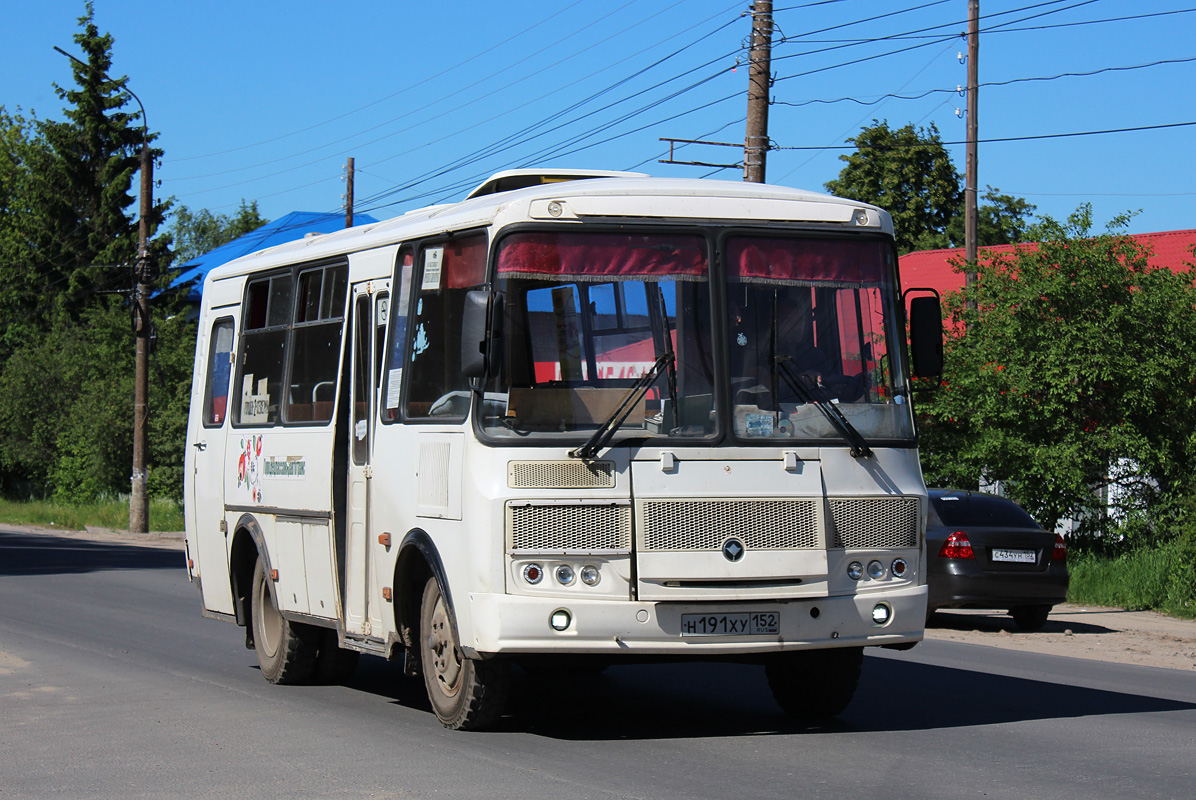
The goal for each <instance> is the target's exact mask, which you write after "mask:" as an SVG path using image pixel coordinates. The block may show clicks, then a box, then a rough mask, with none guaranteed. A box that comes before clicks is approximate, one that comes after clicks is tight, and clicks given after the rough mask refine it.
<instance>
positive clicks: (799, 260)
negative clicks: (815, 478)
mask: <svg viewBox="0 0 1196 800" xmlns="http://www.w3.org/2000/svg"><path fill="white" fill-rule="evenodd" d="M725 252H726V281H727V283H726V287H727V288H726V291H727V305H726V308H727V317H728V319H727V331H728V338H729V340H730V341H729V342H728V351H729V354H730V357H729V358H728V367H729V371H730V375H729V378H730V382H731V400H732V407H733V409H734V431H735V435H736V436H737V437H738V438H741V439H748V440H755V439H761V438H764V439H775V438H790V439H793V438H795V439H823V438H826V437H837V438H840V439H843V438H848V439H851V438H855V434H854V433H852V429H854V431H856V432H858V434H859V436H860V437H862V438H863V439H865V440H867V439H874V438H876V439H903V438H908V437H910V436H912V434H913V420H912V418H911V415H910V412H909V405H908V404H907V403H905V396H904V395H905V392H904V379H903V378H901V377H900V375H899V371H898V369H896V368H895V359H894V352H895V351H896V350H897V348H896V347H894V346H893V345H892V342H894V341H899V340H897V339H895V338H894V337H895V336H896V331H895V329H894V326H893V324H892V318H893V313H892V310H893V308H894V307H895V303H894V298H893V291H894V287H893V279H892V276H893V269H892V261H891V258H892V255H891V253H892V251H891V248H890V246H889V244H888V243H887V242H884V241H881V240H870V239H817V238H809V237H800V238H799V237H794V236H784V237H781V236H776V237H772V236H769V237H765V236H732V237H729V238H728V239H727V242H726V245H725ZM819 405H821V406H823V408H822V409H819V407H818V406H819ZM831 405H833V406H834V407H835V408H834V409H833V410H834V411H837V412H839V413H838V414H828V413H826V412H827V411H828V410H831V409H829V408H828V406H831ZM832 416H834V417H836V418H838V419H842V420H844V421H845V422H846V426H844V425H841V424H836V423H835V422H834V420H832V419H831V417H832ZM845 427H846V428H847V430H844V428H845Z"/></svg>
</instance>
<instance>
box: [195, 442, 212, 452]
mask: <svg viewBox="0 0 1196 800" xmlns="http://www.w3.org/2000/svg"><path fill="white" fill-rule="evenodd" d="M191 446H192V447H194V448H195V449H196V450H207V449H208V443H207V442H192V443H191Z"/></svg>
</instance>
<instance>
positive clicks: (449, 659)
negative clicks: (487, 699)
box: [427, 597, 461, 696]
mask: <svg viewBox="0 0 1196 800" xmlns="http://www.w3.org/2000/svg"><path fill="white" fill-rule="evenodd" d="M453 638H454V637H453V632H452V628H451V627H450V625H449V619H448V612H447V611H446V610H445V606H444V599H443V598H440V597H438V598H437V599H436V607H435V609H434V610H433V611H432V624H431V625H430V626H429V631H428V643H427V644H428V651H429V652H430V653H431V654H432V667H433V669H434V670H435V673H436V682H437V684H439V686H440V688H441V690H442V691H443V692H444V693H445V694H446V695H449V696H451V695H454V694H456V693H457V689H458V688H460V687H459V685H458V682H459V680H460V677H461V651H460V650H458V649H457V646H456V642H455V641H454V640H453Z"/></svg>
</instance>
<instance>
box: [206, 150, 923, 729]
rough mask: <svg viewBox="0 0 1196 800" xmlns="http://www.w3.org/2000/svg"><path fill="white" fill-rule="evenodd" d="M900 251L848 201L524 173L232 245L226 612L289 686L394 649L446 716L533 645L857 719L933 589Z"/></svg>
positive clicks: (221, 551) (227, 269) (221, 441)
mask: <svg viewBox="0 0 1196 800" xmlns="http://www.w3.org/2000/svg"><path fill="white" fill-rule="evenodd" d="M896 265H897V259H896V251H895V249H894V243H893V236H892V223H891V220H890V218H889V216H888V214H886V213H885V212H884V211H882V210H880V209H878V208H875V207H872V206H868V205H864V204H861V203H857V202H851V201H847V200H841V199H837V198H833V197H829V196H825V195H820V194H812V193H807V192H801V191H797V190H793V189H788V188H782V187H776V186H764V185H757V184H748V183H731V182H721V181H705V180H666V179H654V178H649V177H647V176H643V175H637V174H633V173H597V172H581V171H575V172H558V173H553V174H538V173H535V174H534V173H530V172H526V171H516V172H508V173H503V174H500V175H497V176H495V177H494V178H492V179H491V180H490V181H488V182H487V183H486V184H484V185H483V186H481V187H479V188H478V189H477V190H475V191H474V192H473V193H472V194H471V195H470V196H469V197H468V198H467V199H465V200H464V201H462V202H460V203H456V204H452V205H444V206H435V207H431V208H426V209H422V210H419V211H414V212H411V213H409V214H406V215H404V216H401V217H398V218H396V219H392V220H389V221H386V222H380V223H377V224H374V225H369V226H361V227H357V228H352V229H348V230H345V231H341V232H337V233H333V234H328V235H324V236H313V237H309V238H306V239H303V240H300V241H296V242H293V243H290V244H285V245H281V246H278V247H275V248H271V249H269V250H265V251H262V252H259V253H256V254H253V255H249V256H245V257H243V258H240V259H237V260H236V261H233V262H231V263H229V264H226V265H224V266H222V267H219V268H217V269H214V270H212V271H211V273H210V274H209V275H208V276H207V278H206V280H205V282H204V287H203V305H202V309H201V312H200V314H201V316H200V335H199V342H198V346H197V350H196V367H195V378H194V388H193V395H192V401H191V416H190V421H189V427H188V442H189V445H190V446H189V447H188V448H187V458H188V463H187V465H186V476H187V483H186V500H187V556H188V560H187V563H188V570H189V573H190V577H191V579H192V580H193V581H194V582H195V583H196V584H197V585H198V586H199V589H200V593H201V596H202V601H203V608H204V613H205V614H206V615H207V616H211V617H216V618H220V619H226V620H229V621H235V622H236V623H237V624H238V625H242V626H244V627H245V629H246V645H247V646H248V647H251V648H253V649H255V650H256V652H257V658H258V661H259V662H260V665H261V669H262V673H263V675H264V676H265V677H266V679H267V680H269V681H271V682H274V683H299V682H306V681H335V680H343V679H345V678H346V677H347V676H348V674H350V673H351V671H352V669H353V668H354V665H355V662H356V658H357V654H358V653H372V654H376V655H379V656H383V657H386V658H388V659H395V660H402V662H403V664H404V668H405V670H406V672H407V674H409V675H413V676H414V675H422V676H423V680H424V682H425V684H426V687H427V692H428V696H429V698H430V700H431V705H432V708H433V709H434V710H435V713H436V715H437V717H438V718H439V719H440V721H441V722H442V723H443V724H444V725H446V726H448V727H452V728H478V727H483V726H486V725H488V724H490V723H492V722H493V721H494V720H495V719H496V718H497V717H498V715H499V714H501V712H502V709H503V701H504V698H505V695H506V694H507V690H508V687H509V685H510V674H511V670H512V665H518V664H520V663H522V664H524V665H530V664H531V663H535V669H552V668H553V666H554V665H557V666H559V667H561V668H566V667H568V668H575V667H577V666H578V665H579V663H580V664H582V665H584V666H586V667H587V668H588V667H591V666H594V667H598V666H602V665H608V664H610V663H619V662H630V661H635V660H648V659H652V660H660V659H665V660H667V659H669V658H674V657H675V658H685V659H727V658H733V659H741V660H745V661H751V662H753V663H758V664H762V665H763V666H764V668H765V669H764V672H765V675H766V677H767V680H768V682H769V685H770V686H771V688H772V691H773V694H774V696H775V697H776V699H777V701H778V703H779V704H780V706H781V707H782V708H783V709H785V710H786V711H787V712H789V713H791V714H794V715H797V716H799V717H807V718H819V717H826V716H830V715H834V714H837V713H838V712H839V711H841V710H842V709H843V708H844V707H845V706H846V704H847V703H848V702H849V701H850V699H851V696H852V693H853V692H854V690H855V686H856V682H857V679H858V677H859V673H860V667H861V663H862V653H863V648H864V647H867V646H885V647H894V648H898V649H903V648H906V647H911V646H913V645H914V644H915V643H916V642H918V641H919V640H920V639H921V638H922V633H923V624H924V621H925V615H926V585H925V574H926V569H925V567H926V556H925V553H924V551H923V550H924V548H923V532H924V529H925V516H926V490H925V487H924V484H923V481H922V473H921V468H920V466H919V461H918V450H917V442H916V435H915V428H914V418H913V415H912V413H911V405H910V402H909V401H910V397H911V395H910V391H911V370H910V363H909V357H908V354H909V352H910V348H909V347H907V343H906V335H907V333H906V332H907V325H908V328H909V330H910V331H911V333H910V334H909V335H910V336H911V337H912V341H913V348H912V349H913V351H914V361H915V362H919V364H918V366H919V367H921V369H920V370H919V372H920V373H925V374H926V375H928V376H929V375H933V374H934V373H935V372H936V371H937V369H938V367H937V365H936V364H935V363H934V362H935V361H936V359H939V358H940V357H941V356H940V353H941V329H940V328H939V327H938V326H939V321H938V311H937V309H938V301H937V299H934V298H919V299H917V300H914V301H913V303H912V305H911V309H912V313H911V314H910V315H908V316H909V317H910V318H911V319H910V320H909V321H908V322H907V315H906V314H905V313H904V306H903V302H902V296H901V294H900V291H899V287H898V281H897V266H896ZM923 301H926V302H923Z"/></svg>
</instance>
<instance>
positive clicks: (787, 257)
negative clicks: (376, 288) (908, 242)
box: [481, 231, 912, 444]
mask: <svg viewBox="0 0 1196 800" xmlns="http://www.w3.org/2000/svg"><path fill="white" fill-rule="evenodd" d="M708 251H709V245H708V239H707V237H705V236H704V235H701V234H697V233H689V232H677V233H660V232H653V233H627V232H622V231H619V232H614V231H611V232H571V231H570V232H518V233H514V234H511V235H508V236H507V237H505V238H504V239H502V240H501V242H500V243H499V248H498V253H497V267H496V283H495V288H496V289H497V290H498V292H499V293H500V294H501V296H502V297H503V309H504V312H503V319H502V324H501V326H500V329H499V330H497V331H496V333H497V334H498V335H499V338H497V339H496V344H497V343H498V342H501V344H498V346H497V348H496V349H498V350H499V351H500V352H501V356H500V357H499V358H498V359H497V360H496V364H497V366H498V369H497V370H496V371H495V373H492V375H491V380H490V381H489V383H488V384H487V386H486V391H485V394H484V400H483V402H482V404H481V425H482V428H483V430H484V431H485V432H486V433H487V434H488V435H490V436H493V437H500V438H510V437H518V438H521V439H527V438H530V439H535V440H540V439H545V438H556V439H560V440H561V441H562V443H565V442H569V443H573V442H578V441H584V440H585V439H586V438H588V437H590V436H591V435H593V434H594V433H595V432H596V431H597V430H598V429H599V428H601V427H602V426H604V425H606V426H608V427H609V426H610V424H611V422H612V420H615V421H617V424H616V425H615V427H616V428H617V430H616V431H615V432H614V435H613V436H611V437H610V438H611V441H612V442H615V443H617V442H619V441H621V440H626V439H628V438H638V439H643V438H670V439H680V440H691V441H700V440H705V439H713V438H715V437H717V436H720V435H723V434H724V433H730V434H731V435H732V436H733V437H734V438H736V439H738V440H741V441H743V442H744V443H745V444H761V443H764V442H765V441H767V440H776V439H780V438H786V439H790V440H796V439H803V440H807V441H811V442H815V443H817V442H825V441H827V440H830V441H834V442H838V443H842V442H843V441H844V440H845V439H846V438H849V437H850V438H852V439H854V440H855V441H857V442H858V441H860V438H861V437H862V438H863V439H870V438H883V439H894V438H906V437H909V436H911V435H912V420H911V419H910V418H909V406H908V405H907V404H905V403H904V402H903V400H904V398H903V397H902V395H901V394H900V393H898V392H897V391H896V389H897V386H898V385H899V384H897V383H896V378H895V376H894V367H893V363H892V358H891V356H890V351H891V349H892V348H891V347H890V345H889V342H890V341H891V339H892V336H893V331H891V330H890V328H891V327H892V326H891V319H890V313H891V309H892V308H893V303H892V296H891V295H892V289H893V287H892V277H891V275H892V265H891V256H890V255H889V250H888V249H887V245H886V244H885V243H884V242H881V241H870V240H869V241H865V240H858V239H855V240H846V239H834V240H831V239H811V238H799V237H796V236H790V237H767V236H732V237H729V238H728V239H727V240H726V244H725V252H726V257H725V270H726V275H725V280H726V283H725V284H724V285H725V289H724V290H723V291H725V294H726V299H725V303H721V302H720V303H715V302H714V301H713V300H712V295H713V293H714V290H713V289H712V282H711V277H710V256H709V252H708ZM714 285H715V286H717V285H718V284H714ZM719 307H722V308H725V310H726V314H727V320H726V324H725V325H716V324H715V316H714V315H715V309H716V308H719ZM719 313H721V312H719ZM719 331H726V339H727V341H721V340H720V336H721V335H722V334H721V333H718V332H719ZM719 348H723V350H722V352H724V353H725V354H726V355H727V357H726V358H725V359H722V361H723V363H725V364H726V369H725V370H724V373H723V377H721V378H719V377H717V376H716V371H715V363H716V358H715V356H714V354H715V352H716V351H717V350H718V349H719ZM642 376H646V377H645V380H646V381H647V382H648V385H647V389H646V391H642V384H643V383H644V380H640V379H641V377H642ZM637 382H638V383H639V384H641V386H640V387H637ZM716 386H718V387H720V388H721V389H722V390H723V391H725V392H726V395H725V396H727V397H728V398H729V399H730V406H729V408H730V413H727V414H720V413H718V412H717V410H716V408H717V404H716V402H715V398H716V396H719V395H722V393H723V392H722V391H716ZM637 388H640V389H641V391H636V389H637ZM832 403H833V404H834V405H835V407H836V410H837V411H840V412H842V413H841V415H840V417H846V419H847V420H848V424H847V426H846V428H847V429H850V430H848V431H847V432H846V433H845V426H844V425H842V424H841V423H838V422H834V421H832V420H830V419H829V415H828V414H827V413H826V409H825V405H826V404H832ZM819 404H823V405H824V408H823V409H822V410H820V409H819ZM624 415H625V419H624V418H623V416H624ZM619 420H621V421H619ZM851 431H858V435H857V434H856V433H852V432H851Z"/></svg>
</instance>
